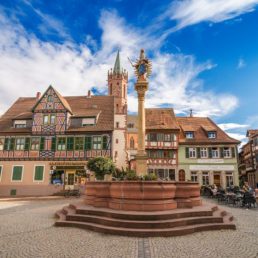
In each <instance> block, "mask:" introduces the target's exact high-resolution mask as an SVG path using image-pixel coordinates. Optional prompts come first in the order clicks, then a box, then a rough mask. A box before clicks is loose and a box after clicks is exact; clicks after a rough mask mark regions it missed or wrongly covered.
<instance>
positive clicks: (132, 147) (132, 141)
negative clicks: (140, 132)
mask: <svg viewBox="0 0 258 258" xmlns="http://www.w3.org/2000/svg"><path fill="white" fill-rule="evenodd" d="M130 149H134V138H133V137H131V138H130Z"/></svg>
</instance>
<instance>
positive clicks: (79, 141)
mask: <svg viewBox="0 0 258 258" xmlns="http://www.w3.org/2000/svg"><path fill="white" fill-rule="evenodd" d="M83 146H84V139H83V137H75V150H83Z"/></svg>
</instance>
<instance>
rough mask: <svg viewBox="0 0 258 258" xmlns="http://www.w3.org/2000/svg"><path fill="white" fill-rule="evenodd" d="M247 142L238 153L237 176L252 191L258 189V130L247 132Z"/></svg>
mask: <svg viewBox="0 0 258 258" xmlns="http://www.w3.org/2000/svg"><path fill="white" fill-rule="evenodd" d="M246 136H247V138H248V142H247V143H246V144H244V145H243V146H242V148H241V151H240V153H239V175H240V180H241V181H242V182H244V181H247V182H248V184H249V186H250V187H252V188H253V189H255V188H258V167H257V164H258V130H248V131H247V134H246Z"/></svg>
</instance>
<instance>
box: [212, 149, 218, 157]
mask: <svg viewBox="0 0 258 258" xmlns="http://www.w3.org/2000/svg"><path fill="white" fill-rule="evenodd" d="M214 149H216V150H214ZM215 151H216V152H215ZM214 153H217V155H215V156H214V155H213V154H214ZM211 157H212V158H213V159H217V158H219V148H216V147H212V148H211Z"/></svg>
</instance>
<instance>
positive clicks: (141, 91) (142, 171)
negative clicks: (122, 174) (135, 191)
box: [135, 81, 148, 176]
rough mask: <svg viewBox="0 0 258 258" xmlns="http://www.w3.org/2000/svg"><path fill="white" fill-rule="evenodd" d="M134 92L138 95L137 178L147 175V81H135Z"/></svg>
mask: <svg viewBox="0 0 258 258" xmlns="http://www.w3.org/2000/svg"><path fill="white" fill-rule="evenodd" d="M135 90H136V91H137V94H138V150H137V154H136V157H135V158H136V173H137V175H138V176H143V175H146V174H147V155H146V152H145V108H144V102H145V92H146V91H147V90H148V82H147V81H137V83H136V84H135Z"/></svg>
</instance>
